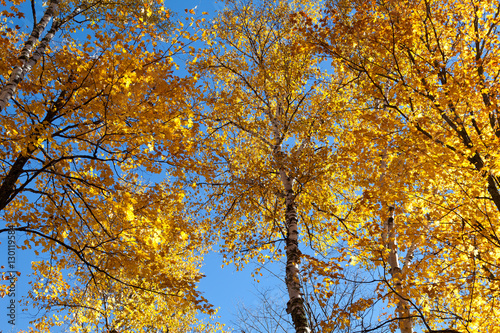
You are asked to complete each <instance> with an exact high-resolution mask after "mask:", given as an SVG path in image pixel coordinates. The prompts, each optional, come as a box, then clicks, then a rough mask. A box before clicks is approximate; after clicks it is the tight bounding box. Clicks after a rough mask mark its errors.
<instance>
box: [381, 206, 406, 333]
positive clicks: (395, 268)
mask: <svg viewBox="0 0 500 333" xmlns="http://www.w3.org/2000/svg"><path fill="white" fill-rule="evenodd" d="M385 227H386V230H387V236H388V237H387V238H388V239H387V248H388V249H389V266H390V267H391V268H390V270H389V273H390V274H391V278H392V281H393V283H394V291H395V292H396V296H397V299H398V304H397V307H396V312H397V315H398V318H399V329H400V330H401V333H413V321H412V318H411V317H410V304H409V302H408V300H406V298H405V297H404V293H403V287H402V283H401V279H402V269H401V267H400V264H399V257H398V252H397V251H398V248H397V242H396V233H395V228H394V207H392V206H391V207H389V216H388V218H387V222H386V226H385Z"/></svg>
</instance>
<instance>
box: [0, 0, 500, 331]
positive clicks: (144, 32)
mask: <svg viewBox="0 0 500 333" xmlns="http://www.w3.org/2000/svg"><path fill="white" fill-rule="evenodd" d="M127 4H128V5H129V8H130V9H132V8H133V9H135V10H129V11H124V10H122V9H121V8H122V7H120V8H117V7H115V4H113V3H107V2H95V3H90V2H82V3H78V4H75V3H73V2H56V1H52V2H49V3H48V4H47V6H46V7H44V10H45V14H47V13H48V14H47V15H48V16H47V17H48V20H47V26H46V27H45V28H44V32H43V33H42V32H40V33H37V32H36V31H37V27H41V26H40V25H35V26H34V27H33V31H34V34H32V35H31V37H30V36H29V35H23V34H21V33H20V31H19V29H15V27H14V26H12V27H10V26H9V29H7V28H5V29H4V30H2V33H3V35H2V39H1V42H2V45H4V46H5V47H4V48H2V49H1V50H0V52H3V55H5V57H4V58H5V59H7V60H6V61H5V62H3V63H2V67H1V68H0V70H1V74H2V75H3V81H2V83H3V86H2V87H3V88H4V89H3V90H2V95H1V96H2V97H1V100H2V101H5V105H7V104H9V105H10V106H2V108H1V110H2V111H1V112H2V113H1V115H2V118H1V119H2V121H3V122H4V126H2V128H1V129H0V131H1V135H2V146H3V148H2V152H0V154H1V156H0V158H1V163H2V170H3V171H2V172H3V173H2V183H1V185H0V186H1V189H2V191H1V193H0V208H2V212H3V217H4V219H5V220H6V221H9V222H12V223H13V226H14V228H15V229H16V230H17V231H18V232H24V233H26V234H27V235H29V238H28V240H27V242H26V244H25V245H24V246H33V245H36V246H37V247H38V248H42V249H44V250H46V251H48V253H49V254H50V258H51V260H50V261H47V262H40V263H37V264H35V269H34V271H35V272H36V274H37V276H39V278H36V279H37V283H35V284H34V287H33V291H32V294H31V297H32V298H33V299H34V300H35V301H36V302H37V303H36V304H37V305H38V306H40V307H41V308H42V309H44V310H47V311H48V310H50V311H58V310H59V309H61V310H62V312H61V313H63V314H66V313H71V312H72V313H74V314H75V315H74V316H73V317H67V318H64V319H61V322H62V321H66V322H70V324H73V327H74V328H75V329H77V327H78V329H82V330H83V329H87V328H88V329H90V330H97V331H98V330H112V329H116V330H134V329H135V330H143V331H148V330H150V331H151V330H153V329H159V328H162V329H164V330H165V328H166V327H168V328H169V329H171V330H172V331H183V330H187V329H188V328H186V327H187V326H189V324H192V326H194V328H192V329H200V330H203V329H205V328H203V326H201V325H204V324H200V326H198V327H197V328H196V325H197V323H196V322H193V321H194V318H195V314H196V311H198V310H205V311H208V312H209V311H210V310H209V309H208V308H207V306H206V305H205V303H203V299H202V297H201V296H200V295H199V293H198V292H197V291H196V289H195V285H196V283H197V282H198V281H199V279H200V278H201V273H200V272H199V265H200V262H201V260H202V259H203V254H204V253H205V252H204V251H205V248H206V247H209V246H210V245H211V244H212V242H214V241H219V242H220V243H219V245H220V247H221V248H222V251H223V253H224V254H225V255H226V258H227V261H228V262H231V261H234V262H235V263H236V265H238V267H242V266H243V264H244V263H245V262H248V261H249V260H257V261H259V262H267V261H278V260H280V259H283V260H284V261H286V263H285V264H284V266H283V270H284V272H283V274H282V276H281V278H282V280H283V281H282V283H283V286H284V288H286V290H287V293H288V295H287V298H288V304H283V307H285V308H286V310H287V312H289V315H291V319H292V322H293V323H294V326H295V330H296V331H297V332H308V331H315V332H319V331H333V330H344V331H346V332H349V331H353V330H357V329H359V330H361V331H363V330H364V331H383V330H386V329H390V330H392V331H396V330H400V331H402V332H403V333H407V332H412V331H414V330H418V329H419V328H420V327H423V328H424V329H425V330H427V331H430V332H433V331H434V332H436V331H440V330H441V331H442V330H448V331H458V332H468V331H485V332H486V331H488V332H495V331H496V330H498V329H497V325H496V323H495V322H494V319H493V318H495V317H496V315H497V311H498V310H497V305H496V302H497V290H498V281H499V280H498V278H497V276H498V274H499V272H498V264H497V259H498V257H499V249H498V245H499V244H500V243H499V241H498V237H497V234H498V223H497V222H496V221H497V220H498V217H499V216H498V215H499V207H500V195H499V194H498V193H499V187H498V186H499V182H498V178H497V168H498V157H499V156H498V140H499V138H498V137H499V135H498V133H499V125H498V119H497V118H498V105H497V100H498V83H497V79H498V73H499V67H498V61H497V59H498V46H499V38H498V37H499V36H498V32H497V24H498V20H499V11H500V7H499V5H498V4H497V3H494V2H492V1H479V2H476V1H471V2H465V1H458V0H457V1H445V0H440V1H430V0H429V1H427V0H422V1H417V0H415V1H409V2H404V3H402V2H399V1H385V2H380V1H355V0H353V1H347V0H346V1H326V2H324V3H323V5H324V6H318V4H316V3H313V2H309V1H297V2H288V1H262V2H233V1H227V2H226V3H225V6H226V7H225V9H224V10H221V11H220V12H219V13H217V15H214V18H213V19H211V20H209V21H210V22H208V21H207V22H206V25H204V26H200V31H199V36H201V41H202V42H204V43H205V44H204V45H203V46H202V47H201V50H200V51H199V52H198V53H195V52H194V51H192V52H191V53H192V57H193V58H191V59H190V60H188V61H189V62H190V64H191V70H192V72H191V75H187V76H186V75H182V77H180V76H179V75H178V72H176V71H175V63H174V61H173V59H172V58H171V56H172V55H173V54H175V53H176V52H178V51H180V50H182V49H183V47H184V45H183V44H182V43H186V42H188V40H187V39H186V40H184V41H183V40H181V38H182V36H183V35H184V36H185V31H184V30H183V29H181V28H180V24H178V23H176V22H170V21H167V23H165V21H162V20H163V19H166V18H168V17H169V15H170V14H168V13H169V12H168V10H166V9H165V8H164V7H162V6H164V5H163V4H161V3H156V2H137V1H131V2H129V3H127ZM51 6H57V8H56V9H54V10H53V12H52V14H51V13H50V11H49V8H50V7H51ZM54 8H55V7H54ZM77 8H78V9H77ZM75 10H77V11H78V12H75ZM80 11H87V12H88V14H86V15H87V16H86V17H84V16H85V14H83V13H81V12H80ZM10 12H12V14H13V16H12V15H11V14H9V11H6V12H2V15H4V16H6V17H8V18H9V19H14V18H15V16H16V14H15V12H16V10H13V9H11V10H10ZM72 13H73V14H72ZM71 15H74V17H72V16H71ZM44 17H45V16H44ZM65 18H67V20H66V19H65ZM82 20H84V21H85V20H88V22H84V23H81V21H82ZM40 22H44V20H43V18H42V19H41V20H40ZM50 22H52V23H51V24H52V25H50V24H49V23H50ZM79 22H80V23H79ZM87 23H89V26H88V28H87V27H86V24H87ZM84 25H85V27H86V29H90V30H88V31H89V32H90V34H89V39H88V41H87V42H85V41H82V40H81V35H80V33H79V35H78V37H76V35H75V32H76V30H74V29H76V28H78V27H81V26H84ZM5 27H7V25H6V26H5ZM54 27H55V28H56V31H55V32H54V34H53V36H52V37H51V35H50V33H51V31H52V29H53V28H54ZM39 30H40V31H41V30H42V29H39ZM54 36H56V37H54ZM60 36H63V37H64V39H62V37H60ZM44 41H46V43H45V44H44ZM167 45H168V46H167ZM13 73H14V74H13ZM19 75H20V76H19ZM165 170H168V174H169V177H168V178H167V179H165V181H158V180H157V179H158V178H154V177H155V176H152V174H161V173H164V172H165ZM5 230H7V229H5ZM315 254H316V256H315ZM346 265H348V267H350V268H353V269H355V270H357V272H361V273H359V274H354V275H350V274H348V272H347V269H346V268H345V267H346ZM285 267H286V268H285ZM42 279H43V280H42ZM75 280H76V281H79V282H78V283H77V284H76V287H75V285H73V284H72V281H75ZM42 281H43V282H42ZM346 281H348V282H349V284H346V285H349V286H351V287H353V286H360V285H363V286H364V287H363V289H364V290H371V293H357V292H352V293H346V292H345V290H340V289H339V287H338V286H339V285H341V284H342V283H343V282H346ZM339 295H349V296H348V297H347V298H345V297H340V296H339ZM97 299H98V300H99V303H98V306H95V305H92V306H91V305H90V304H94V303H92V302H94V301H95V300H97ZM332 300H333V303H334V304H332ZM132 304H134V305H135V307H134V306H132ZM464 304H465V305H464ZM215 305H216V304H215ZM393 307H395V309H394V310H393V309H392V308H393ZM382 308H387V309H385V310H383V309H382ZM71 309H73V310H71ZM174 309H176V310H177V309H178V310H179V312H175V311H174ZM313 309H314V310H313ZM370 311H371V313H376V314H377V316H378V317H379V319H380V322H378V321H376V320H373V318H371V317H369V316H368V315H367V314H369V313H370ZM145 314H147V315H145ZM191 322H192V323H191ZM84 323H87V324H84ZM50 324H55V321H54V319H49V317H43V318H41V319H40V321H39V323H38V324H37V325H38V329H39V330H43V329H47V328H44V327H48V326H45V325H50ZM82 325H83V327H84V328H81V327H82ZM85 325H87V326H86V327H85ZM92 325H93V326H92Z"/></svg>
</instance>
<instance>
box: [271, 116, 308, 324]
mask: <svg viewBox="0 0 500 333" xmlns="http://www.w3.org/2000/svg"><path fill="white" fill-rule="evenodd" d="M273 125H275V124H273ZM274 128H275V136H276V137H278V135H277V134H278V130H277V127H276V126H274ZM273 155H274V159H275V161H276V163H277V165H278V170H279V173H280V179H281V183H282V185H283V188H284V190H285V206H286V212H285V224H286V229H287V235H286V249H285V250H286V252H285V253H286V273H285V274H286V276H285V283H286V288H287V291H288V297H289V300H288V303H287V308H286V312H287V313H289V314H290V315H291V317H292V321H293V325H294V327H295V332H296V333H309V332H311V328H310V327H309V321H308V320H307V315H306V308H305V305H304V298H303V297H302V283H301V281H300V276H299V265H300V255H301V253H300V250H299V230H298V226H297V223H298V218H297V209H296V203H295V192H294V190H293V179H292V178H291V177H289V176H288V175H287V173H286V171H285V169H284V167H283V158H284V157H285V154H284V153H283V152H282V151H281V146H280V145H276V146H275V147H274V150H273Z"/></svg>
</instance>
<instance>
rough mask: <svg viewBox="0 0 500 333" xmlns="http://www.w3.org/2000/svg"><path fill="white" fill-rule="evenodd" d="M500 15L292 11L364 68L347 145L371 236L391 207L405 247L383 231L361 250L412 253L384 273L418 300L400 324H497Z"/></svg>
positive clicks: (427, 5) (318, 39) (430, 5)
mask: <svg viewBox="0 0 500 333" xmlns="http://www.w3.org/2000/svg"><path fill="white" fill-rule="evenodd" d="M499 14H500V7H499V4H498V3H497V2H494V1H446V0H443V1H441V0H439V1H428V0H422V1H420V0H418V1H407V2H400V1H383V2H380V1H328V2H327V6H326V8H325V10H324V12H323V16H322V18H321V19H320V21H319V22H318V24H317V25H316V24H314V22H313V21H314V17H311V16H310V15H309V14H307V13H305V12H298V13H297V15H296V16H295V17H296V19H297V21H300V22H301V24H303V26H302V29H301V31H302V32H303V33H304V35H303V36H304V41H305V43H303V47H304V49H305V50H307V52H309V50H311V49H314V50H316V51H317V52H319V54H322V55H325V56H328V57H329V58H330V60H331V65H332V67H334V68H335V71H336V72H337V73H342V72H349V73H353V75H357V79H356V80H355V81H353V85H352V90H351V91H352V94H353V98H355V99H356V100H357V101H359V102H360V103H362V104H364V105H368V106H370V107H369V108H366V109H363V110H358V111H357V112H356V113H353V116H354V117H356V118H357V119H358V121H359V124H360V128H359V129H358V130H356V131H355V133H356V135H354V136H353V137H352V141H351V142H352V145H350V148H349V149H355V151H357V153H356V155H357V156H358V158H359V159H360V160H362V161H364V162H365V163H363V164H360V166H361V167H360V168H358V169H354V168H353V169H352V170H353V174H354V175H358V176H357V177H355V178H357V180H356V182H357V184H359V185H361V186H362V187H363V188H364V193H363V194H364V195H363V200H364V202H365V205H364V207H365V208H366V210H365V212H366V219H367V220H369V219H371V220H372V221H373V223H372V225H371V227H370V234H371V236H370V239H371V241H372V243H378V244H380V243H384V242H383V238H384V237H383V235H384V232H383V228H382V223H384V222H383V221H388V216H387V215H388V214H387V212H388V210H389V209H388V206H389V205H390V206H393V207H395V208H394V209H393V212H395V219H394V218H392V217H391V218H390V219H392V221H393V222H392V223H393V224H392V225H393V227H392V231H391V232H392V236H391V237H393V239H397V241H398V245H397V246H398V247H396V246H395V243H394V242H392V241H389V245H390V246H389V247H387V245H388V243H387V241H388V239H387V238H385V244H383V246H384V247H385V248H386V250H383V251H381V250H380V249H375V248H374V247H372V249H370V248H366V249H367V251H364V256H363V258H364V262H365V264H366V265H373V263H374V262H375V263H378V265H385V267H387V268H386V272H388V271H387V269H388V268H389V267H391V266H393V265H391V264H389V260H394V258H393V259H390V256H391V255H392V256H395V255H396V254H397V255H399V256H400V257H401V258H403V260H404V261H405V262H408V263H411V264H410V265H411V268H410V269H408V270H407V271H406V272H404V273H403V274H402V275H401V276H400V278H399V279H398V280H399V282H397V281H395V280H393V279H392V278H388V279H385V281H386V288H388V289H389V290H390V291H391V293H392V295H393V298H392V300H393V301H392V302H394V303H396V304H401V302H402V300H401V298H403V299H404V300H403V301H404V302H406V304H407V305H408V306H409V307H410V314H409V315H406V316H402V314H401V312H400V313H399V315H398V316H399V320H398V321H399V324H400V328H401V330H402V331H405V329H404V328H403V327H402V326H404V325H403V322H404V320H406V319H407V317H413V318H414V319H418V320H416V321H415V322H414V324H418V323H419V324H420V325H423V326H424V327H425V329H426V330H428V331H430V332H435V331H439V330H450V331H459V332H462V331H463V332H466V331H467V332H469V331H475V332H496V331H498V325H497V323H496V322H495V321H494V320H493V318H496V317H497V315H498V313H497V312H498V307H497V290H498V281H499V280H498V278H497V277H498V274H499V271H498V256H499V255H498V253H499V252H498V251H499V246H498V245H499V243H498V237H497V235H498V232H499V229H498V228H499V225H498V223H497V222H496V221H498V218H499V213H500V196H499V186H500V183H499V181H498V177H497V173H498V171H497V170H498V158H499V156H498V147H499V141H498V140H499V133H500V132H499V124H498V91H499V89H498V87H499V83H498V71H499V68H498V54H499V38H498V37H499V31H498V23H499V19H500V18H499ZM346 149H347V148H346ZM356 168H357V167H356ZM361 169H364V171H361V172H358V171H359V170H361ZM381 174H384V175H385V177H384V181H381V180H380V178H381V177H380V175H381ZM361 175H362V177H360V176H361ZM384 215H385V216H384ZM386 225H387V226H388V225H389V223H386ZM385 235H386V236H387V233H386V234H385ZM391 247H392V249H391ZM374 250H375V251H374ZM377 253H378V254H377ZM376 258H379V259H377V260H375V259H376ZM391 269H392V271H391V272H388V273H389V274H388V275H387V276H389V275H390V274H393V273H394V270H393V267H392V268H391ZM401 281H403V282H401ZM396 283H402V287H401V289H399V291H398V287H397V285H396ZM398 298H399V300H398ZM406 331H408V330H406Z"/></svg>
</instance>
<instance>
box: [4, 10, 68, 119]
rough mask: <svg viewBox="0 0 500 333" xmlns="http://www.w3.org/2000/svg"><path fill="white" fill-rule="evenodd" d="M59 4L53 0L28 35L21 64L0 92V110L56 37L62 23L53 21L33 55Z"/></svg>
mask: <svg viewBox="0 0 500 333" xmlns="http://www.w3.org/2000/svg"><path fill="white" fill-rule="evenodd" d="M58 6H59V0H52V1H51V2H50V4H49V6H48V7H47V9H46V10H45V13H44V14H43V17H42V19H41V20H40V22H38V24H37V25H36V26H35V27H34V28H33V31H32V32H31V35H30V36H29V37H28V40H27V41H26V42H25V43H24V47H23V49H22V50H21V54H20V55H19V57H18V60H19V61H20V63H19V65H17V66H15V67H14V69H13V70H12V72H11V74H10V76H9V81H8V82H7V83H6V84H5V85H4V86H3V88H2V90H1V92H0V111H2V110H4V109H5V108H6V107H7V104H8V103H9V101H10V99H11V98H12V96H13V95H14V94H15V92H16V90H17V86H18V85H19V83H21V81H22V80H23V79H24V77H25V75H26V73H28V72H29V71H30V70H31V68H33V66H34V65H35V64H36V63H37V62H38V60H39V59H40V57H41V56H42V55H43V53H44V52H45V49H46V48H47V46H48V44H49V43H50V41H51V40H52V38H53V37H54V35H55V33H56V32H57V31H58V30H59V28H60V23H59V22H55V21H53V24H52V27H51V29H50V30H49V32H48V33H47V35H45V37H44V38H43V39H42V40H41V42H40V44H39V45H38V47H37V48H36V51H35V53H34V54H33V56H31V53H32V52H33V47H34V46H35V44H36V43H37V42H38V40H39V39H40V36H41V34H42V32H43V31H44V30H45V28H46V27H47V24H48V23H49V21H50V20H51V19H52V18H53V17H54V14H55V13H56V11H57V8H58Z"/></svg>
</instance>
